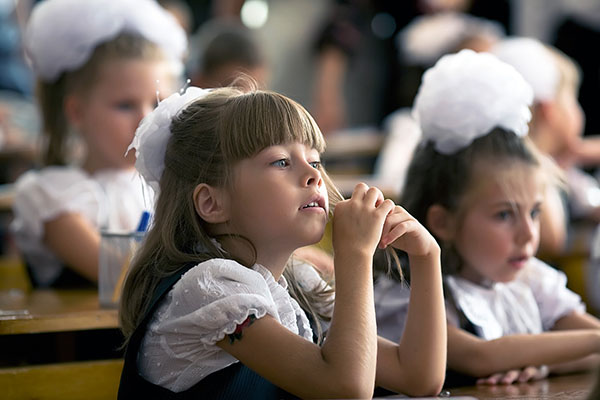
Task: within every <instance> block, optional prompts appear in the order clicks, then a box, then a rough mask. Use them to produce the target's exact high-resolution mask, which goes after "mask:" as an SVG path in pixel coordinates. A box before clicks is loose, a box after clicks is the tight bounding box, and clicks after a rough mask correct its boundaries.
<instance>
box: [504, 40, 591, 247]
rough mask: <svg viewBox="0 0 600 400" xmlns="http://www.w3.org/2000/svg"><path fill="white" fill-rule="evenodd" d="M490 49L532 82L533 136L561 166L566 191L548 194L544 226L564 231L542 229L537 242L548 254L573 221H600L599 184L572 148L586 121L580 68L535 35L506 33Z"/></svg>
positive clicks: (562, 241) (562, 242)
mask: <svg viewBox="0 0 600 400" xmlns="http://www.w3.org/2000/svg"><path fill="white" fill-rule="evenodd" d="M492 53H493V54H495V55H496V56H498V57H499V58H500V59H501V60H503V61H505V62H507V63H508V64H510V65H512V66H513V67H515V68H516V69H517V71H519V73H521V75H523V77H524V78H525V80H526V81H527V82H528V83H529V84H530V85H531V86H532V88H533V91H534V104H533V118H532V120H531V123H530V136H531V139H532V140H533V142H534V143H535V144H536V146H537V147H538V148H539V149H540V150H541V151H542V152H544V153H546V154H548V155H549V156H550V157H551V158H552V159H553V160H555V161H556V163H557V164H558V165H559V166H560V167H561V169H562V170H563V171H564V174H565V181H566V185H567V190H566V192H565V191H563V192H562V194H561V191H560V190H559V191H558V192H557V193H555V194H554V195H552V196H551V197H554V199H555V200H554V203H555V206H552V207H548V208H549V209H551V210H552V211H551V213H552V215H550V216H548V218H547V221H548V224H547V226H548V227H550V226H553V227H555V228H560V226H561V225H562V233H560V231H558V230H556V229H554V228H552V229H542V246H541V247H540V251H542V252H547V253H548V254H549V255H556V254H560V253H561V252H562V251H563V250H564V247H565V244H566V237H567V233H568V226H569V223H570V222H571V221H574V220H588V221H591V222H593V223H597V222H600V201H599V200H598V199H597V198H598V195H600V185H599V183H598V181H597V180H596V179H595V178H594V177H593V176H591V175H589V174H587V173H586V172H584V171H583V170H582V169H581V168H580V166H579V165H578V163H577V159H576V157H574V156H573V153H572V149H573V147H574V144H576V143H578V142H579V141H580V140H581V135H582V133H583V129H584V124H585V115H584V113H583V110H582V108H581V106H580V104H579V102H578V90H579V87H580V80H581V72H580V70H579V67H578V65H577V64H576V63H575V61H574V60H573V59H571V58H570V57H568V56H567V55H566V54H564V53H563V52H561V51H560V50H558V49H556V48H554V47H552V46H550V45H547V44H544V43H542V42H540V41H538V40H536V39H533V38H525V37H511V38H507V39H506V40H504V41H502V42H500V43H498V45H497V46H495V47H494V48H493V49H492ZM561 205H562V207H561ZM561 208H562V211H561ZM542 225H544V223H542ZM545 234H546V235H547V236H546V237H544V235H545ZM552 234H555V236H554V237H552V236H551V235H552Z"/></svg>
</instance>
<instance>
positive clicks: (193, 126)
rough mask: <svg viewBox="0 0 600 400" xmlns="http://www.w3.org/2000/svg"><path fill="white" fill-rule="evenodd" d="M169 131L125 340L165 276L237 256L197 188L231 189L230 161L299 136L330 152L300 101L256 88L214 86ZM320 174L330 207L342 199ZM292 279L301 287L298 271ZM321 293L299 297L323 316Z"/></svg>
mask: <svg viewBox="0 0 600 400" xmlns="http://www.w3.org/2000/svg"><path fill="white" fill-rule="evenodd" d="M170 130H171V134H172V136H171V138H170V139H169V142H168V144H167V149H166V153H165V169H164V172H163V174H162V177H161V179H160V194H159V196H158V199H157V202H156V211H155V216H154V223H153V225H152V227H151V229H150V231H149V232H148V234H147V236H146V238H145V241H144V243H143V245H142V247H141V249H140V251H139V252H138V254H137V256H136V258H135V260H133V263H132V268H131V270H130V273H129V276H128V277H127V280H126V283H125V286H124V290H123V295H122V298H121V305H120V314H119V317H120V322H121V328H122V330H123V333H124V335H125V338H126V340H128V338H129V337H130V335H131V334H132V333H133V331H134V330H135V328H136V327H137V326H138V324H139V323H140V322H141V320H142V318H143V316H144V314H145V312H146V309H147V307H148V305H149V302H150V300H151V298H152V296H153V293H154V291H155V289H156V287H157V285H158V283H159V282H160V280H161V279H163V278H164V277H166V276H169V275H172V274H174V273H175V272H176V271H177V270H179V269H180V268H182V267H183V265H184V264H186V263H188V262H197V263H199V262H202V261H205V260H208V259H211V258H231V256H229V255H227V254H225V253H224V252H223V251H222V250H220V249H219V248H218V247H217V246H216V245H215V244H214V243H213V241H212V240H211V237H210V236H209V235H208V233H207V231H206V229H205V228H206V226H205V222H204V221H203V220H202V219H201V218H200V217H199V216H198V215H197V213H196V210H195V208H194V201H193V192H194V188H195V187H196V186H197V185H199V184H201V183H206V184H209V185H211V186H215V187H230V185H231V184H232V176H231V170H232V166H233V165H234V164H235V163H236V162H237V161H239V160H242V159H245V158H248V157H251V156H253V155H255V154H256V153H258V152H259V151H260V150H262V149H264V148H266V147H268V146H271V145H276V144H281V143H289V142H295V141H298V142H301V143H304V144H306V145H308V146H311V147H312V148H314V149H316V150H317V151H319V152H322V151H324V149H325V141H324V138H323V136H322V134H321V131H320V130H319V128H318V127H317V125H316V123H315V122H314V120H313V119H312V117H311V116H310V115H309V114H308V112H307V111H306V110H305V109H304V108H303V107H302V106H301V105H299V104H298V103H296V102H295V101H293V100H291V99H289V98H287V97H285V96H283V95H280V94H277V93H274V92H270V91H262V90H256V89H254V88H249V89H248V88H247V89H241V88H234V87H227V88H220V89H215V90H213V91H212V92H211V93H209V94H208V95H207V96H206V97H204V98H202V99H199V100H196V101H195V102H194V103H192V104H190V105H189V106H187V107H186V108H185V110H183V111H182V112H181V113H179V115H177V116H176V117H175V118H174V119H173V121H172V123H171V127H170ZM321 173H322V176H323V179H324V181H325V184H326V186H327V189H328V192H329V199H330V203H331V206H332V207H330V209H332V208H333V205H334V204H335V203H336V202H337V201H338V200H339V199H340V198H341V196H339V193H338V192H337V190H336V189H335V187H334V186H333V184H332V183H331V180H330V179H329V178H328V177H327V175H326V173H325V171H324V170H322V171H321ZM286 278H287V279H288V280H290V281H291V283H292V285H291V286H292V287H293V288H294V289H297V285H295V284H294V282H293V276H289V275H286ZM322 289H325V288H322ZM324 291H325V290H323V291H321V292H324ZM292 292H297V290H292ZM296 294H297V293H296ZM321 294H322V293H315V296H311V295H308V296H305V293H303V294H302V295H299V296H296V299H297V300H298V301H299V303H300V305H301V306H302V307H303V308H304V309H305V311H307V312H309V313H311V314H313V316H315V317H318V315H315V314H318V313H317V312H316V311H315V310H316V309H318V308H320V307H315V306H314V304H310V303H311V302H312V301H317V302H318V301H321V300H323V298H324V296H321ZM311 299H312V300H311Z"/></svg>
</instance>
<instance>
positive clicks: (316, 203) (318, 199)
mask: <svg viewBox="0 0 600 400" xmlns="http://www.w3.org/2000/svg"><path fill="white" fill-rule="evenodd" d="M310 208H322V209H323V210H325V212H327V206H326V204H325V198H324V197H323V196H321V195H319V194H317V195H315V196H313V197H311V199H310V200H309V201H308V202H307V203H306V204H304V205H303V206H302V207H300V209H301V210H306V209H310Z"/></svg>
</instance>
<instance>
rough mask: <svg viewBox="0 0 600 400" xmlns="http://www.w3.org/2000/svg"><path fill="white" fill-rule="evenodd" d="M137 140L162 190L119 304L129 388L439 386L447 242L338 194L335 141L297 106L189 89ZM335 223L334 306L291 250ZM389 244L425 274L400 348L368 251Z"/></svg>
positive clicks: (236, 92) (197, 391)
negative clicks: (327, 165) (332, 170)
mask: <svg viewBox="0 0 600 400" xmlns="http://www.w3.org/2000/svg"><path fill="white" fill-rule="evenodd" d="M131 147H134V148H135V149H136V154H137V161H136V167H137V169H138V170H139V171H140V173H141V174H142V176H143V177H144V178H145V179H146V180H147V181H148V183H150V185H151V186H152V187H153V188H157V189H160V191H159V194H158V199H157V201H156V213H155V218H154V223H153V225H152V226H151V228H150V230H149V231H148V234H147V236H146V239H145V241H144V243H143V244H142V247H141V249H140V250H139V252H138V253H137V255H136V258H135V259H134V261H133V263H132V269H131V270H130V273H129V276H128V277H127V280H126V283H125V287H124V290H123V296H122V299H121V306H120V319H121V323H122V328H123V333H124V334H125V337H126V339H127V341H128V343H127V351H126V356H125V365H124V369H123V374H122V377H121V385H120V388H119V398H156V397H158V396H160V397H167V396H175V395H176V394H177V395H180V396H186V397H188V396H189V397H192V396H195V398H211V399H213V398H215V399H218V398H223V399H229V398H235V399H237V398H245V399H246V398H253V399H281V398H297V397H302V398H370V397H372V396H373V392H374V388H375V387H376V386H377V387H382V388H385V389H387V390H390V391H394V392H403V393H407V394H410V395H435V394H437V393H439V391H440V389H441V386H442V383H443V379H444V370H445V364H446V357H445V354H446V352H445V348H446V334H445V333H446V323H445V312H444V304H443V294H442V284H441V270H440V263H439V246H438V245H437V243H436V242H435V239H433V237H432V236H431V235H430V234H429V232H427V230H426V229H425V228H424V227H423V226H422V225H421V224H419V223H418V222H417V221H416V220H415V219H414V218H412V217H411V216H410V215H409V214H408V213H406V211H404V209H402V208H401V207H398V206H395V205H394V203H393V202H392V201H391V200H384V198H383V195H382V193H381V191H379V190H378V189H376V188H373V187H371V188H369V187H368V186H367V185H365V184H362V183H361V184H358V185H357V186H356V188H355V190H354V192H353V194H352V197H351V198H350V199H349V200H341V201H338V200H340V197H339V195H338V194H337V192H336V190H335V187H334V186H333V185H332V183H331V180H330V179H329V178H328V176H327V174H326V172H325V170H324V168H323V167H322V165H321V163H320V156H321V153H322V152H323V150H324V147H325V140H324V138H323V135H322V134H321V131H320V130H319V128H318V127H317V125H316V124H315V122H314V120H313V119H312V117H311V116H310V115H309V114H308V112H307V111H306V110H305V109H304V108H303V107H302V106H300V105H299V104H298V103H296V102H294V101H293V100H291V99H289V98H287V97H285V96H282V95H280V94H277V93H274V92H270V91H262V90H256V89H255V88H245V87H241V88H233V87H225V88H217V89H213V90H203V89H200V88H197V87H190V88H188V89H187V91H186V92H185V93H182V94H181V95H180V94H174V95H172V96H170V97H169V98H167V99H165V100H164V101H162V102H161V103H160V104H159V106H158V107H157V109H156V110H155V111H154V112H153V113H152V114H151V115H150V116H149V117H148V118H147V119H145V120H144V121H143V122H142V124H141V125H140V127H139V128H138V130H137V132H136V137H135V139H134V142H133V143H132V146H131ZM334 206H335V210H333V207H334ZM329 218H333V222H332V229H333V232H332V239H333V248H334V250H335V257H334V268H335V290H336V292H335V303H333V307H332V301H333V298H332V293H331V289H330V288H328V287H327V285H325V284H324V282H323V281H322V280H321V279H320V277H319V276H318V275H317V274H316V272H315V271H314V270H312V271H311V267H307V266H306V265H295V264H297V263H294V262H293V261H294V259H293V258H292V257H291V256H292V253H293V252H294V251H296V249H298V248H300V247H304V246H308V245H312V244H314V243H317V242H319V240H321V238H322V236H323V233H324V231H325V227H326V224H327V221H328V219H329ZM388 246H393V247H395V248H400V249H402V250H404V251H405V252H406V253H407V254H408V257H409V258H410V260H411V266H412V267H413V268H414V270H413V271H412V285H413V293H412V296H413V298H412V308H411V310H414V311H413V312H412V313H410V314H409V316H408V320H407V323H406V328H405V333H404V335H403V337H402V341H401V342H398V341H397V342H391V341H388V340H385V339H383V338H379V337H377V329H376V326H375V308H374V305H373V283H372V282H373V270H372V257H373V253H374V251H375V248H376V247H381V248H386V247H388ZM321 318H325V319H330V325H329V327H328V329H320V328H319V326H321V324H320V320H321ZM313 327H315V328H316V329H315V330H313ZM324 337H326V339H325V340H323V338H324Z"/></svg>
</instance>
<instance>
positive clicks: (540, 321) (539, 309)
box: [375, 259, 585, 341]
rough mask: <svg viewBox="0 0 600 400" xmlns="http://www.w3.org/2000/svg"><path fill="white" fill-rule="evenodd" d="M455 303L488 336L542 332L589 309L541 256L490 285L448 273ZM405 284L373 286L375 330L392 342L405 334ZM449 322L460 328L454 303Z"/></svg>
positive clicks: (384, 281) (384, 280) (449, 309)
mask: <svg viewBox="0 0 600 400" xmlns="http://www.w3.org/2000/svg"><path fill="white" fill-rule="evenodd" d="M445 281H446V284H447V285H448V287H449V288H450V290H451V291H452V294H453V296H454V299H455V301H456V304H457V307H459V308H460V309H461V310H462V312H463V313H464V314H465V317H466V318H467V319H468V320H469V321H470V322H471V323H472V324H473V325H474V327H475V330H476V333H477V335H478V336H480V337H481V338H484V339H486V340H492V339H497V338H499V337H502V336H507V335H512V334H517V333H533V334H535V333H541V332H544V331H547V330H549V329H551V328H552V327H553V326H554V324H555V323H556V321H558V320H559V319H560V318H562V317H564V316H566V315H568V314H570V313H572V312H580V313H583V312H585V305H584V304H583V302H582V301H581V297H580V296H579V295H577V294H576V293H574V292H572V291H571V290H569V289H568V288H567V287H566V283H567V278H566V276H565V274H564V273H563V272H561V271H558V270H556V269H554V268H552V267H551V266H549V265H547V264H545V263H544V262H542V261H540V260H538V259H531V261H530V262H529V263H528V265H527V267H525V268H524V269H523V270H522V271H521V272H520V273H519V274H518V276H517V278H516V279H515V280H513V281H511V282H508V283H495V284H493V285H492V286H490V287H484V286H481V285H476V284H474V283H472V282H470V281H468V280H466V279H463V278H460V277H458V276H446V277H445ZM409 295H410V290H409V289H408V288H407V287H406V285H404V284H401V283H398V282H393V281H391V280H390V279H388V278H382V279H380V281H379V282H378V283H377V284H376V286H375V309H376V315H377V329H378V331H379V333H380V334H381V335H382V336H384V337H387V338H389V339H390V340H396V341H397V340H398V339H399V338H400V336H401V335H402V330H403V329H404V324H405V322H406V316H407V312H408V306H409ZM446 312H447V319H448V322H449V323H451V324H453V325H455V326H459V318H458V315H457V313H456V310H455V309H454V307H452V306H449V305H448V304H447V307H446Z"/></svg>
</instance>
